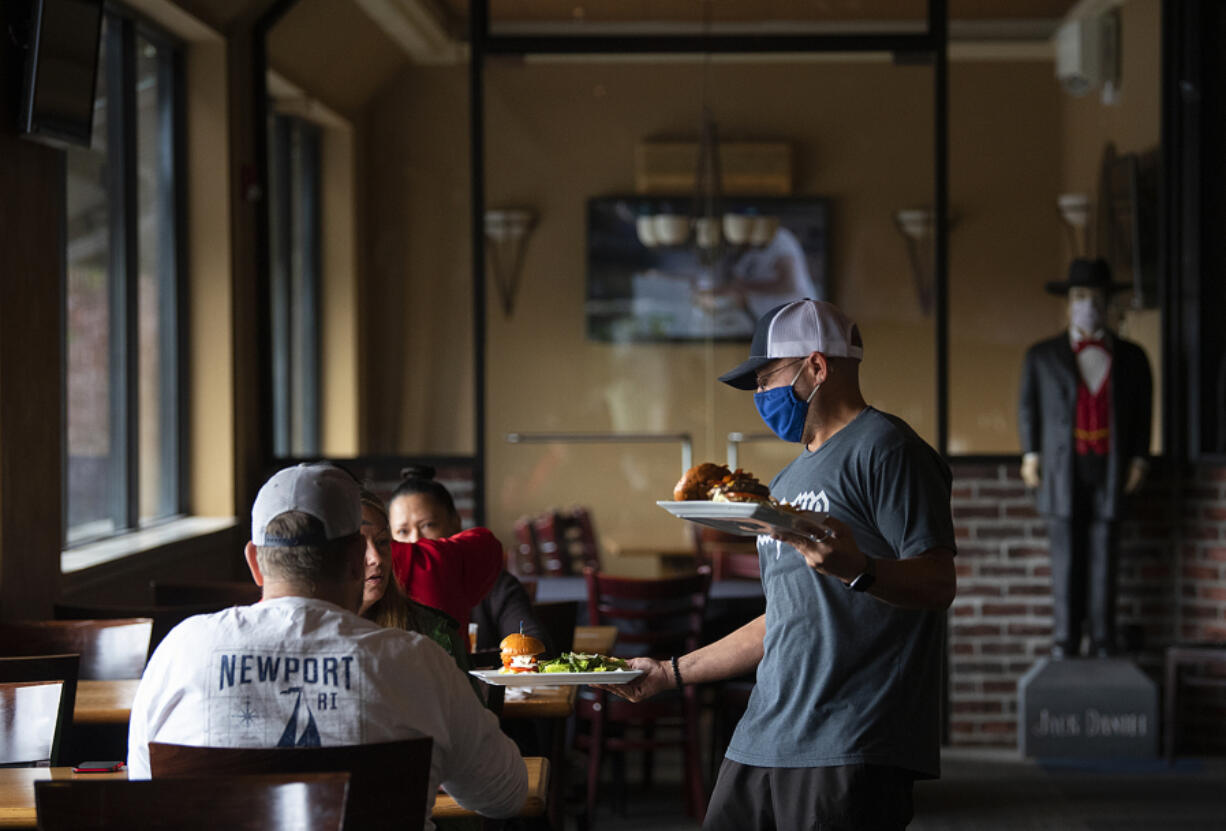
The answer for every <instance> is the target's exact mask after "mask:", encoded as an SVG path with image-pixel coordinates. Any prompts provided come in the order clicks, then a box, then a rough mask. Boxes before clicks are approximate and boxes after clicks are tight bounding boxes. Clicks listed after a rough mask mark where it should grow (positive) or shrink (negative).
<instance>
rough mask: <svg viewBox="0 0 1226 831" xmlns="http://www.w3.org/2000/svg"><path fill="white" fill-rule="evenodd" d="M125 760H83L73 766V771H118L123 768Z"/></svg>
mask: <svg viewBox="0 0 1226 831" xmlns="http://www.w3.org/2000/svg"><path fill="white" fill-rule="evenodd" d="M123 768H124V763H123V762H115V761H108V762H81V763H80V764H78V765H73V766H72V772H73V773H118V772H119V771H121V770H123Z"/></svg>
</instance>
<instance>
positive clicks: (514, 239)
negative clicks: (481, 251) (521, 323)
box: [485, 208, 536, 318]
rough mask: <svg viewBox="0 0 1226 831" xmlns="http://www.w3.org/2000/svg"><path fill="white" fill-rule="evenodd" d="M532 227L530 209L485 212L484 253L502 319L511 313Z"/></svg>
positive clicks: (534, 218)
mask: <svg viewBox="0 0 1226 831" xmlns="http://www.w3.org/2000/svg"><path fill="white" fill-rule="evenodd" d="M535 226H536V212H535V211H533V210H532V209H531V208H495V209H492V210H488V211H486V212H485V240H486V243H487V245H486V247H485V252H486V257H487V259H488V260H489V264H490V268H491V270H492V271H493V272H494V284H495V286H497V288H498V299H499V301H500V302H501V304H502V314H503V317H506V318H509V317H510V316H511V312H512V311H513V309H514V306H515V295H516V293H517V292H518V291H519V282H520V277H521V274H522V272H523V267H524V250H525V249H526V248H527V244H528V234H529V233H531V231H532V229H533V228H534V227H535Z"/></svg>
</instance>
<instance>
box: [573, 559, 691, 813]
mask: <svg viewBox="0 0 1226 831" xmlns="http://www.w3.org/2000/svg"><path fill="white" fill-rule="evenodd" d="M584 577H585V578H586V581H587V591H588V620H589V622H591V623H592V625H595V626H602V625H603V626H608V625H614V626H617V629H618V635H617V638H618V646H619V651H622V652H624V653H633V654H638V655H646V656H650V657H653V658H668V657H670V656H672V655H680V654H682V653H685V652H690V651H692V650H694V649H697V648H698V646H699V642H700V639H701V636H702V625H703V616H704V613H705V611H706V607H707V595H708V592H709V590H710V588H711V571H710V569H708V568H706V567H705V566H704V567H702V568H700V569H699V570H698V573H696V574H691V575H683V576H680V577H665V578H661V579H654V580H638V579H632V578H627V577H610V576H608V575H606V574H601V573H599V572H597V571H594V570H592V569H585V570H584ZM623 647H624V649H622V648H623ZM593 692H594V695H591V696H590V697H581V698H580V699H579V701H578V704H577V707H576V716H577V717H578V718H579V719H581V720H584V721H587V722H588V723H589V724H590V725H591V728H590V732H589V733H588V734H587V735H583V734H576V736H575V741H576V744H578V745H579V746H580V747H586V748H587V750H588V766H587V815H588V821H589V823H590V822H592V821H593V819H594V817H595V808H596V793H597V789H598V787H599V784H600V765H601V761H602V758H603V755H604V753H605V751H614V752H622V751H626V750H642V751H644V755H643V779H644V783H645V784H647V785H649V784H650V780H651V765H652V751H654V750H657V749H660V748H665V747H675V748H680V749H681V751H682V754H683V761H684V766H685V800H686V809H687V812H688V813H689V815H690V816H692V817H696V818H698V819H700V820H701V819H702V818H703V816H704V814H705V811H706V799H705V796H706V792H705V789H704V786H703V777H702V768H701V763H700V760H699V743H698V696H697V689H696V688H695V687H694V686H692V685H687V686H686V687H685V688H684V689H683V690H682V691H681V692H680V693H675V692H674V693H667V692H666V693H661V694H660V695H658V696H656V697H655V698H652V699H649V700H647V701H642V702H639V703H637V704H631V703H630V702H628V701H625V700H623V699H621V698H618V697H617V696H611V695H609V694H608V693H606V692H604V691H603V690H595V691H593ZM657 727H663V728H665V729H677V728H679V732H680V736H679V737H675V738H674V737H666V738H660V737H657V736H656V733H655V731H656V728H657ZM634 729H638V730H641V731H642V738H632V737H631V733H632V732H633V730H634Z"/></svg>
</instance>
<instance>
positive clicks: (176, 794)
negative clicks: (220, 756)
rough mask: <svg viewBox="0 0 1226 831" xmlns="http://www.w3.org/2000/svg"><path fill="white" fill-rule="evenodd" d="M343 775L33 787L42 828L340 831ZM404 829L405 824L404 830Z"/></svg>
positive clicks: (60, 782) (64, 782) (345, 789)
mask: <svg viewBox="0 0 1226 831" xmlns="http://www.w3.org/2000/svg"><path fill="white" fill-rule="evenodd" d="M348 793H349V774H348V773H341V772H336V773H299V774H296V775H285V774H271V775H270V774H265V775H258V776H227V777H225V778H224V779H223V778H220V777H210V778H207V779H153V780H149V781H144V782H127V781H124V780H120V779H110V780H107V779H97V780H91V779H52V780H43V781H38V782H35V783H34V804H35V806H36V807H37V810H38V827H39V829H41V831H109V829H117V828H125V829H126V828H139V829H142V831H172V830H173V831H179V830H180V829H181V830H182V831H214V829H217V828H224V829H226V831H267V829H296V831H340V829H342V828H343V827H344V819H345V805H346V798H347V796H348ZM406 827H407V826H406Z"/></svg>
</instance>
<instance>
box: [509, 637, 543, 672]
mask: <svg viewBox="0 0 1226 831" xmlns="http://www.w3.org/2000/svg"><path fill="white" fill-rule="evenodd" d="M499 646H500V648H501V649H502V669H501V670H499V672H536V671H537V668H536V656H537V655H540V654H541V653H542V652H544V651H545V644H543V643H541V642H540V641H539V640H537V639H536V638H534V637H532V636H531V635H524V634H521V633H519V632H512V633H511V634H509V635H507V636H506V637H505V638H503V639H502V643H501V644H499Z"/></svg>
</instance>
